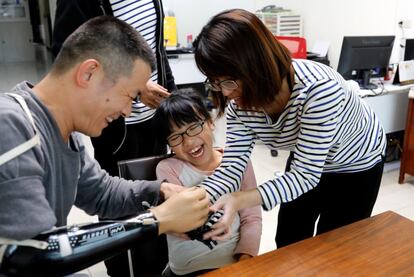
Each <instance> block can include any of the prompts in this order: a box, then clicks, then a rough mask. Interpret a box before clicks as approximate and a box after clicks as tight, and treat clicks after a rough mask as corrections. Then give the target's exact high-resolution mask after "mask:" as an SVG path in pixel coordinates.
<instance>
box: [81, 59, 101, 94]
mask: <svg viewBox="0 0 414 277" xmlns="http://www.w3.org/2000/svg"><path fill="white" fill-rule="evenodd" d="M100 69H101V64H100V63H99V62H98V61H97V60H95V59H88V60H85V61H83V62H82V63H81V64H80V65H79V66H78V69H77V71H76V76H75V78H76V84H77V85H78V86H80V87H82V88H86V87H88V86H89V85H90V83H91V82H92V81H94V79H95V78H96V77H97V75H98V72H99V70H100Z"/></svg>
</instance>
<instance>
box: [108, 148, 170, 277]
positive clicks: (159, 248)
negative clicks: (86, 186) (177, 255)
mask: <svg viewBox="0 0 414 277" xmlns="http://www.w3.org/2000/svg"><path fill="white" fill-rule="evenodd" d="M172 155H173V154H164V155H158V156H150V157H144V158H137V159H130V160H123V161H118V170H119V177H122V178H124V179H127V180H148V181H153V180H156V179H157V176H156V172H155V170H156V168H157V164H158V163H159V162H160V161H161V160H163V159H166V158H169V157H171V156H172ZM127 255H128V263H129V268H130V270H131V269H132V271H133V272H132V274H131V272H130V276H161V273H162V271H163V270H164V268H165V266H166V265H167V263H168V247H167V238H166V236H165V235H161V236H158V237H157V238H156V239H154V240H150V241H147V242H146V243H142V242H140V243H139V244H138V245H136V246H135V248H134V246H132V247H131V248H130V249H129V250H128V253H127ZM115 259H117V257H115ZM121 259H125V257H124V258H118V260H114V261H113V262H120V260H121ZM121 261H122V260H121ZM142 265H145V268H146V269H150V268H151V272H142V270H141V268H142Z"/></svg>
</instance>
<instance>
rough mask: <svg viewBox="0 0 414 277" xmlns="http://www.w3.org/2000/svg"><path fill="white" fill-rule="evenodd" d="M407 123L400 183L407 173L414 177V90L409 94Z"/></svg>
mask: <svg viewBox="0 0 414 277" xmlns="http://www.w3.org/2000/svg"><path fill="white" fill-rule="evenodd" d="M408 98H409V102H408V111H407V121H406V126H405V134H404V146H403V152H402V156H401V166H400V176H399V178H398V183H400V184H402V183H404V177H405V173H408V174H410V175H414V90H413V89H411V90H410V93H409V94H408Z"/></svg>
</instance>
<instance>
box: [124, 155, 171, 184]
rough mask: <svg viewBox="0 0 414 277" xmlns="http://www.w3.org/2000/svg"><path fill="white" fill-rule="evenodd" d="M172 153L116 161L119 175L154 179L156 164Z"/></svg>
mask: <svg viewBox="0 0 414 277" xmlns="http://www.w3.org/2000/svg"><path fill="white" fill-rule="evenodd" d="M171 156H173V154H164V155H158V156H151V157H145V158H137V159H131V160H124V161H119V162H118V170H119V176H120V177H122V178H124V179H127V180H149V181H152V180H156V179H157V176H156V174H155V169H156V167H157V164H158V163H159V162H160V161H161V160H164V159H166V158H169V157H171Z"/></svg>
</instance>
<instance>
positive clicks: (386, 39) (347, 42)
mask: <svg viewBox="0 0 414 277" xmlns="http://www.w3.org/2000/svg"><path fill="white" fill-rule="evenodd" d="M394 39H395V37H394V36H359V37H351V36H345V37H344V40H343V42H342V50H341V56H340V58H339V63H338V72H339V73H340V74H341V75H342V76H343V77H344V78H345V79H346V80H356V81H357V82H358V83H359V86H360V87H361V88H363V89H374V88H376V87H377V86H376V85H374V84H371V83H370V78H372V77H384V76H385V74H386V72H387V68H388V64H389V61H390V56H391V51H392V47H393V45H394Z"/></svg>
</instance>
